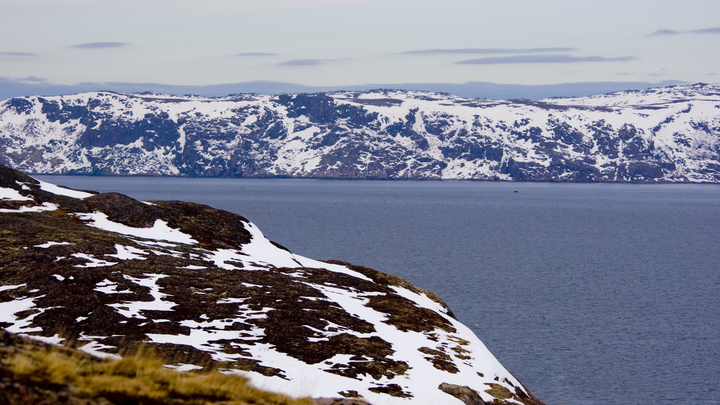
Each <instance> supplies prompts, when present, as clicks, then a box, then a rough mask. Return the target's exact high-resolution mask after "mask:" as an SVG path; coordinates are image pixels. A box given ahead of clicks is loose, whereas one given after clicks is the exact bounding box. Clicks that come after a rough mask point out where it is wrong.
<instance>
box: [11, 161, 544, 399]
mask: <svg viewBox="0 0 720 405" xmlns="http://www.w3.org/2000/svg"><path fill="white" fill-rule="evenodd" d="M0 327H1V328H4V329H5V330H6V331H8V332H10V333H14V334H24V335H27V336H30V337H32V338H33V339H36V340H40V341H43V342H46V343H53V344H64V345H70V346H72V347H75V348H78V349H79V350H80V351H83V352H87V353H90V354H93V355H95V356H99V357H105V358H119V357H121V356H129V355H132V354H133V353H136V352H137V351H139V350H142V351H150V352H152V353H154V355H156V356H158V357H159V358H160V359H162V361H163V362H165V363H166V364H167V365H168V366H169V367H172V368H176V369H178V370H181V371H182V370H200V369H202V370H210V369H217V370H220V371H222V372H224V373H230V374H240V375H243V376H245V377H247V378H248V379H249V380H250V381H251V382H252V383H253V384H254V385H256V386H258V387H260V388H264V389H268V390H271V391H275V392H280V393H284V394H288V395H292V396H310V397H314V398H348V399H361V400H364V401H367V402H369V403H371V404H375V405H381V404H406V403H419V404H441V403H442V404H463V403H465V404H483V403H485V402H492V403H498V404H511V403H512V404H525V405H538V404H540V402H539V401H537V400H536V399H535V398H534V397H533V396H532V395H531V394H530V393H529V392H528V391H527V389H525V387H523V385H522V384H520V382H518V381H517V380H516V379H515V378H514V377H513V376H512V375H511V374H510V373H509V372H508V371H507V370H505V369H504V368H503V366H502V365H501V364H500V363H499V362H498V361H497V360H496V359H495V358H494V357H493V355H492V354H491V353H490V352H489V351H488V350H487V349H486V348H485V346H484V345H483V344H482V342H480V340H478V338H477V337H476V336H475V335H474V334H473V333H472V332H471V331H470V329H468V328H467V327H465V326H464V325H463V324H461V323H460V322H458V321H457V320H456V319H455V318H454V317H453V315H452V313H451V312H450V310H449V309H448V308H447V307H446V305H445V304H444V303H443V302H442V301H441V300H440V299H439V298H437V297H435V296H434V295H433V294H432V293H429V292H427V291H423V290H420V289H418V288H416V287H414V286H412V285H411V284H409V283H407V282H405V281H403V280H401V279H398V278H396V277H392V276H390V275H387V274H383V273H380V272H377V271H374V270H371V269H368V268H363V267H358V266H352V265H349V264H345V263H339V262H335V263H331V262H320V261H316V260H312V259H308V258H305V257H301V256H298V255H294V254H293V253H291V252H289V251H288V250H287V249H285V248H283V247H282V246H279V245H277V244H275V243H273V242H271V241H269V240H268V239H266V238H265V237H264V236H263V234H262V233H261V232H260V230H259V229H258V228H257V227H256V226H255V225H253V224H252V223H250V222H249V221H247V220H246V219H244V218H243V217H240V216H238V215H236V214H232V213H229V212H225V211H220V210H215V209H213V208H210V207H207V206H204V205H199V204H193V203H186V202H178V201H153V202H141V201H136V200H133V199H131V198H129V197H126V196H124V195H121V194H115V193H106V194H96V193H92V192H85V191H75V190H69V189H65V188H61V187H58V186H54V185H52V184H49V183H45V182H39V181H37V180H35V179H32V178H31V177H28V176H26V175H25V174H22V173H20V172H17V171H14V170H11V169H9V168H7V167H4V166H0ZM493 401H494V402H493Z"/></svg>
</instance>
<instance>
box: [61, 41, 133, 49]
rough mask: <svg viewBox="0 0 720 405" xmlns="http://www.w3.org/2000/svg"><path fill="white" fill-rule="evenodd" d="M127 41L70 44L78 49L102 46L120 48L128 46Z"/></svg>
mask: <svg viewBox="0 0 720 405" xmlns="http://www.w3.org/2000/svg"><path fill="white" fill-rule="evenodd" d="M129 45H130V44H129V43H127V42H86V43H84V44H77V45H72V47H73V48H80V49H103V48H122V47H124V46H129Z"/></svg>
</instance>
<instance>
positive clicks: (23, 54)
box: [0, 52, 37, 58]
mask: <svg viewBox="0 0 720 405" xmlns="http://www.w3.org/2000/svg"><path fill="white" fill-rule="evenodd" d="M0 56H11V57H15V58H31V57H33V56H37V54H34V53H27V52H0Z"/></svg>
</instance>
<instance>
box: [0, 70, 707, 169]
mask: <svg viewBox="0 0 720 405" xmlns="http://www.w3.org/2000/svg"><path fill="white" fill-rule="evenodd" d="M719 154H720V90H719V89H717V88H715V87H713V86H709V85H703V84H697V85H692V86H673V87H666V88H658V89H650V90H646V91H627V92H618V93H612V94H607V95H601V96H593V97H582V98H566V99H548V100H543V101H539V102H534V101H529V100H508V101H502V100H501V101H498V100H482V99H465V98H461V97H456V96H452V95H447V94H438V93H428V92H414V91H393V90H374V91H367V92H334V93H321V94H296V95H280V96H263V95H237V96H228V97H225V98H203V97H194V96H186V97H178V96H169V95H161V94H149V93H148V94H134V95H125V94H117V93H107V92H102V93H84V94H77V95H69V96H57V97H24V98H14V99H10V100H7V101H5V102H4V103H2V104H0V164H6V165H8V166H10V167H13V168H16V169H19V170H24V171H29V172H34V173H84V174H146V175H147V174H150V175H173V176H229V177H273V176H281V177H309V178H370V179H482V180H488V179H496V180H516V181H534V180H536V181H585V182H589V181H603V182H624V181H634V182H657V181H669V182H718V181H720V155H719Z"/></svg>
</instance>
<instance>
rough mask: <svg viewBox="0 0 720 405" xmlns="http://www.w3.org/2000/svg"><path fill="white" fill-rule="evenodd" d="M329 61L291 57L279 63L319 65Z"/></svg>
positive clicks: (281, 64) (287, 64) (284, 64)
mask: <svg viewBox="0 0 720 405" xmlns="http://www.w3.org/2000/svg"><path fill="white" fill-rule="evenodd" d="M327 62H329V61H328V60H327V59H291V60H287V61H285V62H280V63H278V65H279V66H318V65H324V64H326V63H327Z"/></svg>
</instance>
